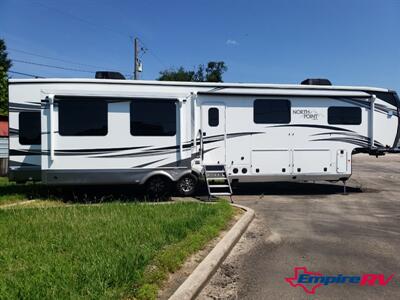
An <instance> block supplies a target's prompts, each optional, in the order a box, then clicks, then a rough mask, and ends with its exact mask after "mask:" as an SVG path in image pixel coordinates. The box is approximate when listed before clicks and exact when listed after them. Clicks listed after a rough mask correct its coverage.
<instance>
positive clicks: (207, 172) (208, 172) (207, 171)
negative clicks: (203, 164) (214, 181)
mask: <svg viewBox="0 0 400 300" xmlns="http://www.w3.org/2000/svg"><path fill="white" fill-rule="evenodd" d="M215 173H225V170H220V171H216V170H206V174H215Z"/></svg>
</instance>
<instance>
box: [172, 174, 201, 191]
mask: <svg viewBox="0 0 400 300" xmlns="http://www.w3.org/2000/svg"><path fill="white" fill-rule="evenodd" d="M196 187H197V177H196V176H194V175H193V174H187V175H185V176H182V177H181V178H180V179H179V180H178V182H177V184H176V189H177V191H178V193H179V195H181V196H192V195H193V194H194V192H195V191H196Z"/></svg>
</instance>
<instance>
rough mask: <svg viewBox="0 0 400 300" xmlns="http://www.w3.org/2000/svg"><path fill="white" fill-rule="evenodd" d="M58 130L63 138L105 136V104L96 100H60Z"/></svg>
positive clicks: (106, 129)
mask: <svg viewBox="0 0 400 300" xmlns="http://www.w3.org/2000/svg"><path fill="white" fill-rule="evenodd" d="M58 130H59V133H60V135H63V136H104V135H107V132H108V127H107V102H106V101H105V100H98V99H84V100H81V99H80V100H78V99H69V100H60V101H59V104H58Z"/></svg>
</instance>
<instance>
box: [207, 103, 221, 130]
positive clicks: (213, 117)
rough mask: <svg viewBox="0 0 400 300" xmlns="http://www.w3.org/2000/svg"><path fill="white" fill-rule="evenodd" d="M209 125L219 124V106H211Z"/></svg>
mask: <svg viewBox="0 0 400 300" xmlns="http://www.w3.org/2000/svg"><path fill="white" fill-rule="evenodd" d="M208 125H210V126H211V127H216V126H218V125H219V110H218V108H215V107H211V108H210V109H209V110H208Z"/></svg>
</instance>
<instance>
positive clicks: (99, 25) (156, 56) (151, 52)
mask: <svg viewBox="0 0 400 300" xmlns="http://www.w3.org/2000/svg"><path fill="white" fill-rule="evenodd" d="M36 3H38V4H39V5H42V6H43V7H46V8H47V9H52V10H54V11H56V12H58V13H61V14H64V15H67V16H69V17H72V18H74V19H76V20H78V21H80V22H84V23H86V24H89V25H91V26H92V27H95V28H96V29H98V28H99V27H102V28H104V29H107V30H108V31H110V32H113V33H114V34H117V35H119V36H123V37H128V38H129V39H131V40H132V35H128V34H127V33H124V32H122V31H119V30H115V29H114V28H110V27H108V26H104V24H97V23H95V22H92V21H88V20H87V19H85V18H82V17H80V16H76V15H74V14H72V13H70V12H66V11H62V10H59V9H57V8H55V7H52V6H48V5H46V4H44V3H42V2H39V1H37V2H36ZM139 40H140V42H141V43H142V44H143V45H144V46H145V47H146V50H147V51H148V52H149V53H150V55H151V56H153V57H154V58H155V59H156V60H157V61H158V63H160V64H161V65H162V66H163V67H164V68H167V65H166V64H165V63H164V62H163V61H162V59H160V57H159V56H158V55H157V54H156V53H155V52H154V50H152V49H150V48H149V47H147V46H146V45H145V43H143V40H142V39H140V38H139Z"/></svg>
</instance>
